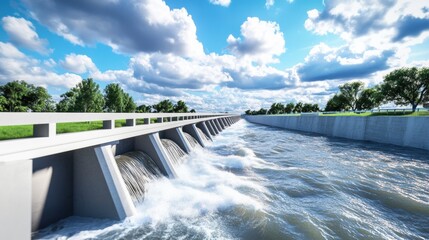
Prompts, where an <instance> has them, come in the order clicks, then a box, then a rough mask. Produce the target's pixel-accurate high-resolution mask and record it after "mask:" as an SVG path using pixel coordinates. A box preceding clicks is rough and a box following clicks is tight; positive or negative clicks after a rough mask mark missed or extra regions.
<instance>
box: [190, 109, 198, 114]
mask: <svg viewBox="0 0 429 240" xmlns="http://www.w3.org/2000/svg"><path fill="white" fill-rule="evenodd" d="M189 112H190V113H196V112H197V111H195V109H191V111H189Z"/></svg>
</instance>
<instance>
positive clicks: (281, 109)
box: [245, 102, 319, 115]
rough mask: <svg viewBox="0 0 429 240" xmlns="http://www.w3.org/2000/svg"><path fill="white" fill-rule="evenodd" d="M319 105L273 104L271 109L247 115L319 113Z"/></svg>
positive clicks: (247, 112) (247, 111) (249, 111)
mask: <svg viewBox="0 0 429 240" xmlns="http://www.w3.org/2000/svg"><path fill="white" fill-rule="evenodd" d="M318 111H319V105H318V104H311V103H302V102H298V103H296V104H294V103H292V102H291V103H288V104H286V105H283V104H282V103H273V104H271V107H270V109H268V110H267V109H264V108H261V109H259V110H258V111H255V110H250V109H249V110H246V111H245V113H246V114H247V115H261V114H284V113H301V112H318Z"/></svg>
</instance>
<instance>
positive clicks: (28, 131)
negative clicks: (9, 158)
mask: <svg viewBox="0 0 429 240" xmlns="http://www.w3.org/2000/svg"><path fill="white" fill-rule="evenodd" d="M32 136H33V125H20V126H0V140H6V139H14V138H27V137H32Z"/></svg>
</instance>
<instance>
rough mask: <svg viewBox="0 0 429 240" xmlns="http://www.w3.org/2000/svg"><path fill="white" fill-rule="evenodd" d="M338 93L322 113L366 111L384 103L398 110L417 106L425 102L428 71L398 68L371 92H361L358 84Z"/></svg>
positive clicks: (428, 81) (427, 95)
mask: <svg viewBox="0 0 429 240" xmlns="http://www.w3.org/2000/svg"><path fill="white" fill-rule="evenodd" d="M339 90H340V91H339V92H338V93H337V94H335V95H334V97H332V98H331V99H329V101H328V103H327V104H326V108H325V111H344V110H346V111H347V110H352V111H356V110H367V109H373V108H375V107H378V106H380V105H381V104H384V103H387V102H393V103H395V104H396V105H399V106H405V105H411V108H412V111H413V112H414V111H416V108H417V106H418V105H420V104H422V103H425V102H427V101H429V68H420V69H419V68H415V67H414V68H401V69H398V70H395V71H393V72H391V73H389V74H387V75H386V76H385V77H384V80H383V82H382V83H381V84H380V85H377V86H375V87H373V88H365V87H364V84H363V83H362V82H352V83H346V84H344V85H341V86H339Z"/></svg>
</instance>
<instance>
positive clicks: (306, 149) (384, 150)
mask: <svg viewBox="0 0 429 240" xmlns="http://www.w3.org/2000/svg"><path fill="white" fill-rule="evenodd" d="M428 156H429V154H428V152H427V151H420V150H416V149H407V148H399V147H395V146H390V145H382V144H374V143H366V142H357V141H347V140H344V139H336V138H327V137H323V136H319V135H310V134H304V133H298V132H291V131H285V130H281V129H276V128H269V127H265V126H259V125H254V124H251V123H247V122H245V121H244V120H241V121H240V122H238V123H237V124H234V125H233V126H232V127H230V128H228V129H226V130H225V131H223V132H222V133H221V134H220V135H218V136H216V137H215V138H214V142H213V143H211V145H209V146H208V147H206V148H205V149H202V148H196V150H195V151H193V152H192V153H191V155H189V156H186V157H185V158H184V163H182V164H180V165H179V166H177V168H176V173H177V175H178V176H177V178H175V179H166V178H160V179H157V180H154V181H151V182H149V183H147V184H146V187H147V190H146V195H145V199H144V201H143V203H141V204H139V205H138V214H137V215H136V216H133V217H130V218H128V219H126V220H124V221H120V222H117V221H109V220H95V219H88V218H77V217H72V218H69V219H66V220H64V221H62V222H60V223H58V224H55V225H53V226H52V227H50V228H47V229H45V230H43V231H41V232H40V234H39V235H38V237H41V238H71V239H428V238H429V184H428V179H429V160H428V158H429V157H428Z"/></svg>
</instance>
